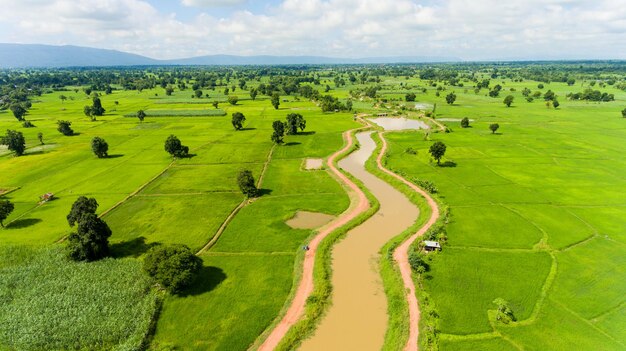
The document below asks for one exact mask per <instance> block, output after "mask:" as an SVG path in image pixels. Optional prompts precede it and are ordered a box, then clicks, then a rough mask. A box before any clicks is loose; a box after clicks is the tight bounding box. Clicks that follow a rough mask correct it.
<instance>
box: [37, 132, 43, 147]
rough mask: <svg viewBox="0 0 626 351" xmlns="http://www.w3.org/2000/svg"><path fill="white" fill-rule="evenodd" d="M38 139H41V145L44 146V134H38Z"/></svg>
mask: <svg viewBox="0 0 626 351" xmlns="http://www.w3.org/2000/svg"><path fill="white" fill-rule="evenodd" d="M37 139H39V143H40V144H41V145H43V133H42V132H39V133H37Z"/></svg>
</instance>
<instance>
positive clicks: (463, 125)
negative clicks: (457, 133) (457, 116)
mask: <svg viewBox="0 0 626 351" xmlns="http://www.w3.org/2000/svg"><path fill="white" fill-rule="evenodd" d="M469 125H470V120H469V118H467V117H463V119H462V120H461V128H467V127H469Z"/></svg>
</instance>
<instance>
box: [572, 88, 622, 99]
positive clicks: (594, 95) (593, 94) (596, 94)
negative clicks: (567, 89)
mask: <svg viewBox="0 0 626 351" xmlns="http://www.w3.org/2000/svg"><path fill="white" fill-rule="evenodd" d="M566 97H567V98H568V99H570V100H587V101H602V102H608V101H615V95H614V94H609V93H606V92H601V91H600V90H593V89H591V88H587V89H585V90H584V91H583V92H581V93H569V94H567V95H566Z"/></svg>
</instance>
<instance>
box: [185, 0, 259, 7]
mask: <svg viewBox="0 0 626 351" xmlns="http://www.w3.org/2000/svg"><path fill="white" fill-rule="evenodd" d="M246 2H247V0H181V3H182V4H183V5H185V6H190V7H216V6H236V5H241V4H245V3H246Z"/></svg>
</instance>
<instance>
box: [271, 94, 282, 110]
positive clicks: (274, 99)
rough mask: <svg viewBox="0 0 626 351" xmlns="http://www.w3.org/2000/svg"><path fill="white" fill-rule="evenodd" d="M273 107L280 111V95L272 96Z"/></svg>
mask: <svg viewBox="0 0 626 351" xmlns="http://www.w3.org/2000/svg"><path fill="white" fill-rule="evenodd" d="M272 106H274V108H275V109H277V110H278V106H280V95H278V93H273V94H272Z"/></svg>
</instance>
